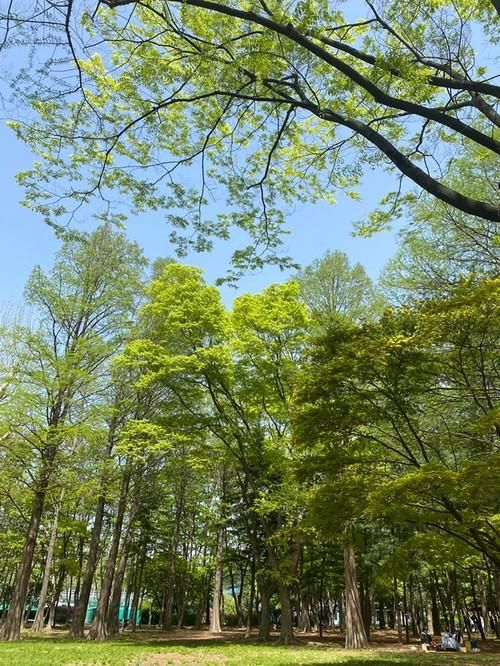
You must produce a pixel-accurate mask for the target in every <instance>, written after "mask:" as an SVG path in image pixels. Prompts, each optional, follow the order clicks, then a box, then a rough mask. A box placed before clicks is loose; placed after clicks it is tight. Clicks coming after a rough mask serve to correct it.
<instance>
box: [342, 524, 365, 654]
mask: <svg viewBox="0 0 500 666" xmlns="http://www.w3.org/2000/svg"><path fill="white" fill-rule="evenodd" d="M348 536H349V540H348V543H347V544H346V545H345V547H344V581H345V647H346V649H348V650H352V649H359V648H366V647H368V640H367V638H366V633H365V627H364V624H363V616H362V614H361V604H360V601H359V592H358V582H357V577H356V557H355V554H354V546H353V543H352V538H350V535H348Z"/></svg>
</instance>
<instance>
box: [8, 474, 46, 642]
mask: <svg viewBox="0 0 500 666" xmlns="http://www.w3.org/2000/svg"><path fill="white" fill-rule="evenodd" d="M47 486H48V475H47V476H46V477H45V478H43V480H42V482H41V484H40V487H39V488H38V490H37V491H36V493H35V498H34V502H33V506H32V509H31V518H30V524H29V527H28V532H27V534H26V539H25V542H24V548H23V554H22V557H21V562H20V564H19V567H18V569H17V573H16V580H15V583H14V589H13V591H12V597H11V600H10V604H9V610H8V611H7V616H6V618H5V621H4V623H3V625H2V628H1V630H0V638H2V639H3V640H6V641H17V640H19V638H21V624H22V622H23V613H24V606H25V603H26V595H27V593H28V585H29V580H30V576H31V567H32V564H33V553H34V552H35V546H36V541H37V538H38V532H39V530H40V523H41V520H42V514H43V507H44V503H45V495H46V492H47Z"/></svg>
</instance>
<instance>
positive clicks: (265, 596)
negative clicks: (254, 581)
mask: <svg viewBox="0 0 500 666" xmlns="http://www.w3.org/2000/svg"><path fill="white" fill-rule="evenodd" d="M271 595H272V588H271V587H270V586H269V584H268V583H267V582H266V581H264V580H263V579H261V580H259V596H260V618H259V641H268V640H269V638H270V635H271V604H270V602H271Z"/></svg>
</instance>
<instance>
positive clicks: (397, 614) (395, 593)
mask: <svg viewBox="0 0 500 666" xmlns="http://www.w3.org/2000/svg"><path fill="white" fill-rule="evenodd" d="M392 598H393V604H394V605H393V608H394V624H395V625H396V629H397V631H398V643H400V644H401V645H402V644H403V627H402V626H401V600H400V598H399V589H398V579H397V578H396V576H394V579H393V581H392Z"/></svg>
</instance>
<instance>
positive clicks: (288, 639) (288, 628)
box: [278, 583, 293, 645]
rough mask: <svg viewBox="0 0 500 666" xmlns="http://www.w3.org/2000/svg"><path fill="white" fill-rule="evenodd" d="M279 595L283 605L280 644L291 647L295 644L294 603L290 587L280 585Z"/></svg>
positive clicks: (283, 584)
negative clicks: (291, 644)
mask: <svg viewBox="0 0 500 666" xmlns="http://www.w3.org/2000/svg"><path fill="white" fill-rule="evenodd" d="M278 594H279V598H280V605H281V625H280V643H282V644H283V645H290V643H292V642H293V623H292V602H291V599H290V586H289V585H286V584H285V583H278Z"/></svg>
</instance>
